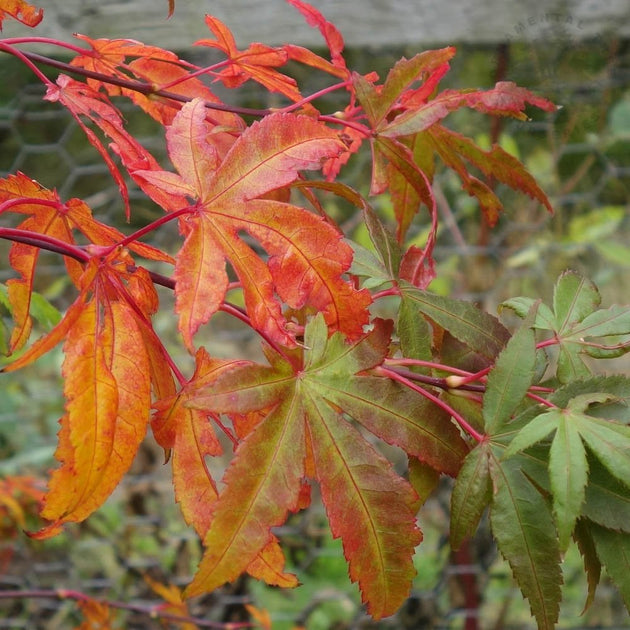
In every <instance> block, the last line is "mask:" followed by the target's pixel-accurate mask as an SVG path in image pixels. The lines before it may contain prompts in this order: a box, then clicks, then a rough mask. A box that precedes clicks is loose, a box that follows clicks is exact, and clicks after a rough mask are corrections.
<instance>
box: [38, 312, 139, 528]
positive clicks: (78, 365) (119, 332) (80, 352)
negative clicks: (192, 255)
mask: <svg viewBox="0 0 630 630" xmlns="http://www.w3.org/2000/svg"><path fill="white" fill-rule="evenodd" d="M103 307H104V308H102V309H101V307H100V306H99V305H98V304H97V303H96V302H95V301H91V302H89V303H88V305H87V306H86V307H85V308H83V310H82V311H81V313H80V316H79V317H78V318H77V320H76V321H75V323H74V325H73V326H72V328H71V329H70V331H69V332H68V334H67V337H66V342H65V344H64V353H65V355H66V358H65V360H64V365H63V369H62V371H63V374H64V393H65V396H66V399H67V401H68V402H67V406H66V415H65V416H64V418H62V420H61V431H60V433H59V444H58V448H57V451H56V453H55V457H56V458H57V459H58V460H59V461H60V462H61V467H60V468H58V469H56V470H55V471H54V472H53V474H52V476H51V479H50V483H49V490H48V493H47V494H46V497H45V500H44V508H43V509H42V512H41V515H42V517H43V518H45V519H47V520H49V521H51V523H50V525H48V526H46V527H44V528H43V529H41V530H40V531H39V532H37V533H35V534H32V537H34V538H37V539H43V538H47V537H49V536H52V535H55V534H57V533H58V531H59V528H60V526H61V525H62V524H64V523H67V522H79V521H82V520H84V519H85V518H86V517H87V516H89V515H90V514H91V513H92V512H93V511H94V510H95V509H97V508H98V507H100V505H102V503H103V502H104V501H105V500H106V499H107V498H108V497H109V495H110V494H111V493H112V492H113V490H114V488H115V487H116V486H117V485H118V483H119V482H120V480H121V479H122V477H123V475H124V474H125V473H126V472H127V470H128V469H129V467H130V466H131V463H132V461H133V458H134V457H135V454H136V451H137V449H138V447H139V445H140V443H141V441H142V439H143V438H144V435H145V433H146V428H147V425H148V421H149V414H148V410H149V406H150V395H151V384H150V368H149V360H148V355H147V353H146V350H145V348H144V340H143V338H142V333H141V331H140V329H139V326H138V323H137V316H136V314H135V313H134V312H133V311H132V310H131V309H130V308H129V307H128V306H127V305H126V304H124V303H123V302H118V301H112V302H109V303H104V304H103Z"/></svg>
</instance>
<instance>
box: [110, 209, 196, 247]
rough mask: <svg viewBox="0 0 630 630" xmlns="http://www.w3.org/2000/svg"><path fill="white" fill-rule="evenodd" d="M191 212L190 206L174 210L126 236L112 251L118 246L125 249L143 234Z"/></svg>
mask: <svg viewBox="0 0 630 630" xmlns="http://www.w3.org/2000/svg"><path fill="white" fill-rule="evenodd" d="M191 212H192V208H191V207H190V206H186V207H185V208H180V209H179V210H175V211H174V212H169V213H168V214H165V215H163V216H161V217H160V218H159V219H156V220H155V221H152V222H151V223H149V224H148V225H145V226H144V227H143V228H140V229H139V230H137V231H136V232H134V233H133V234H130V235H129V236H126V237H125V238H124V239H123V240H122V241H120V243H117V244H116V245H112V249H115V248H116V247H118V246H119V245H122V246H123V247H126V246H127V245H129V243H133V242H135V241H137V240H138V239H140V238H142V237H143V236H145V234H150V233H151V232H153V231H154V230H156V229H157V228H159V227H160V226H162V225H164V224H166V223H168V222H169V221H172V220H173V219H177V218H178V217H181V216H182V215H184V214H190V213H191Z"/></svg>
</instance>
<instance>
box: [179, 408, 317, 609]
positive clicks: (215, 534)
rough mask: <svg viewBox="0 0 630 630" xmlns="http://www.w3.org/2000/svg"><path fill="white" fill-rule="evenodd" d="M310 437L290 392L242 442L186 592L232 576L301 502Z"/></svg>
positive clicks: (190, 594)
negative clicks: (301, 485) (272, 528)
mask: <svg viewBox="0 0 630 630" xmlns="http://www.w3.org/2000/svg"><path fill="white" fill-rule="evenodd" d="M305 457H306V441H305V434H304V419H303V416H302V412H301V410H300V406H299V404H298V401H297V400H296V399H295V398H294V397H292V396H287V397H286V398H285V399H284V401H282V402H281V403H280V404H279V405H278V407H276V409H274V410H273V411H272V412H271V413H270V414H269V415H268V416H267V417H266V418H265V420H264V421H263V422H261V423H260V424H259V425H258V426H257V427H256V429H254V431H253V432H252V433H250V434H249V435H248V437H247V439H246V440H245V441H244V442H243V443H242V444H241V445H240V446H239V448H238V451H237V455H236V457H235V458H234V459H233V460H232V461H231V463H230V466H229V467H228V469H227V471H226V473H225V476H224V482H225V490H224V491H223V492H222V493H221V495H220V496H219V500H218V502H217V504H216V507H215V509H214V511H213V518H212V523H211V525H210V529H209V530H208V533H207V535H206V537H205V539H204V546H205V547H206V550H205V553H204V556H203V558H202V560H201V563H200V565H199V568H198V570H197V573H196V574H195V576H194V578H193V581H192V582H191V583H190V584H189V585H188V587H187V588H186V591H185V595H186V597H194V596H195V595H200V594H202V593H204V592H207V591H211V590H214V589H215V588H217V587H218V586H221V585H222V584H224V583H225V582H231V581H234V580H235V579H236V578H237V577H238V576H239V575H240V574H241V573H242V572H243V571H245V570H246V569H247V567H248V565H249V564H250V563H251V562H252V561H253V560H254V559H255V558H256V557H257V556H258V554H259V553H260V551H261V550H262V549H263V548H264V547H265V546H266V545H267V544H268V543H269V542H270V541H271V540H272V534H271V532H270V528H271V527H274V526H278V525H281V524H282V523H284V521H285V520H286V517H287V514H288V512H289V511H292V510H293V511H294V510H296V509H297V507H298V505H299V502H298V501H299V495H300V482H301V480H302V478H303V477H304V460H305Z"/></svg>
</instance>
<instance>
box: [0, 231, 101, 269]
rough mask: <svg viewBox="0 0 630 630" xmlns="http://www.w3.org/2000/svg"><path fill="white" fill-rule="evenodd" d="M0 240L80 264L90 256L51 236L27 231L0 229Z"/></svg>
mask: <svg viewBox="0 0 630 630" xmlns="http://www.w3.org/2000/svg"><path fill="white" fill-rule="evenodd" d="M0 238H4V239H6V240H8V241H16V242H18V243H24V244H25V245H32V246H33V247H39V248H40V249H46V250H48V251H50V252H55V253H57V254H62V255H63V256H68V257H70V258H74V259H75V260H78V261H79V262H80V263H86V262H88V261H89V260H90V258H91V256H90V254H88V253H87V252H86V251H85V250H84V249H82V248H81V247H78V246H77V245H72V244H71V243H66V242H65V241H61V240H59V239H58V238H54V237H53V236H48V235H47V234H38V233H36V232H29V231H28V230H20V229H18V228H3V227H0Z"/></svg>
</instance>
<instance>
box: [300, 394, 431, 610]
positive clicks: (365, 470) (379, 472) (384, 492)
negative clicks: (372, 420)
mask: <svg viewBox="0 0 630 630" xmlns="http://www.w3.org/2000/svg"><path fill="white" fill-rule="evenodd" d="M305 404H306V408H307V417H308V421H307V424H308V434H309V436H310V443H311V445H312V449H313V455H314V458H315V470H316V478H317V481H318V482H319V484H320V487H321V492H322V500H323V502H324V505H325V507H326V513H327V515H328V520H329V522H330V527H331V530H332V533H333V536H334V537H335V538H341V540H342V544H343V550H344V555H345V557H346V559H347V560H348V564H349V568H350V579H351V580H352V581H353V582H358V584H359V588H360V589H361V593H362V599H363V602H364V603H365V604H366V605H367V608H368V612H369V613H370V615H371V616H372V617H373V618H374V619H381V618H383V617H387V616H389V615H393V614H394V613H395V612H396V611H397V610H398V609H399V608H400V606H401V605H402V603H403V602H404V600H405V599H406V598H407V597H408V596H409V591H410V589H411V581H412V580H413V577H414V576H415V573H416V571H415V568H414V565H413V554H414V550H415V547H416V546H417V545H419V544H420V542H421V541H422V534H421V532H420V530H419V529H418V528H417V526H416V522H415V513H414V511H413V507H414V506H415V504H416V501H417V499H418V497H417V495H416V493H415V491H414V490H413V488H412V487H411V485H410V484H409V483H408V482H407V481H405V480H404V479H402V478H401V477H398V476H397V475H396V474H395V473H394V471H393V469H392V466H391V464H390V463H389V462H388V461H387V460H386V459H385V458H384V457H383V456H381V455H380V454H379V453H377V451H376V450H375V449H374V448H373V447H372V446H370V445H369V444H368V443H367V442H366V441H365V440H364V439H363V437H362V436H361V435H360V433H359V432H358V431H357V430H356V429H354V428H353V427H352V426H351V425H350V424H349V423H347V422H346V421H345V420H343V419H342V418H341V416H340V415H339V414H338V413H336V412H335V411H334V410H333V409H332V408H331V407H330V405H329V404H327V403H326V402H324V401H322V400H318V399H316V398H314V397H312V398H310V399H309V400H308V401H305Z"/></svg>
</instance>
